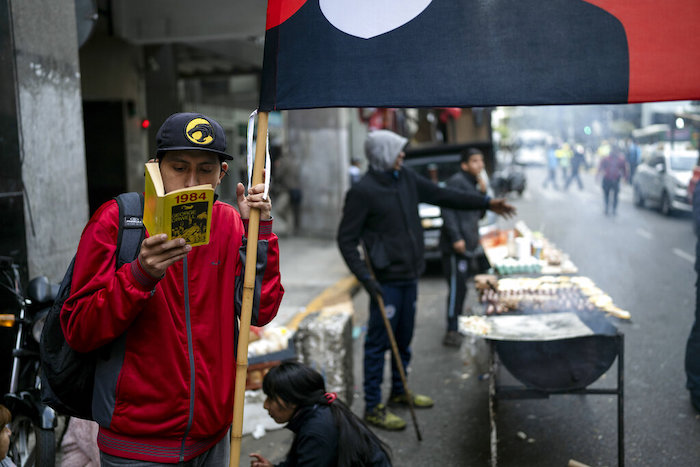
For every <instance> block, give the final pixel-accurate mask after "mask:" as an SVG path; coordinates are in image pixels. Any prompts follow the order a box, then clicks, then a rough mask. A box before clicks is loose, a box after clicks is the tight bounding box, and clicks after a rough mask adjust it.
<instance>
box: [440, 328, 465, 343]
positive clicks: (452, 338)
mask: <svg viewBox="0 0 700 467" xmlns="http://www.w3.org/2000/svg"><path fill="white" fill-rule="evenodd" d="M442 345H445V346H447V347H460V346H461V345H462V335H461V334H460V333H458V332H457V331H447V334H445V337H444V338H443V339H442Z"/></svg>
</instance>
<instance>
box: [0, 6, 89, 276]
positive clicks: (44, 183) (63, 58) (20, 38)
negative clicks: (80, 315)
mask: <svg viewBox="0 0 700 467" xmlns="http://www.w3.org/2000/svg"><path fill="white" fill-rule="evenodd" d="M11 16H12V25H13V33H14V34H13V35H14V46H15V56H16V66H17V88H18V97H19V98H18V101H17V104H18V114H19V117H20V118H19V132H20V153H21V157H22V158H23V162H22V179H23V181H24V186H25V189H26V195H27V196H26V205H25V217H26V224H27V228H26V231H27V234H26V241H27V259H28V264H29V275H30V276H31V277H33V276H35V275H38V274H44V275H47V276H48V277H49V278H50V279H52V280H55V281H56V280H59V279H60V278H61V277H62V276H63V273H64V272H65V269H66V267H67V266H68V264H69V262H70V258H71V257H72V255H73V254H74V252H75V250H76V248H77V245H78V240H79V239H80V233H81V231H82V228H83V226H84V225H85V223H86V222H87V216H88V203H87V184H86V175H85V174H86V172H85V150H84V138H83V121H82V107H81V95H80V70H79V63H78V39H77V32H76V23H75V5H74V2H73V0H35V1H32V2H11Z"/></svg>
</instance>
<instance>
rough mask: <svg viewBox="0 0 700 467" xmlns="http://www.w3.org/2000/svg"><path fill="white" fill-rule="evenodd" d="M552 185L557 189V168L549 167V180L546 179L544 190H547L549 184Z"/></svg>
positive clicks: (543, 185)
mask: <svg viewBox="0 0 700 467" xmlns="http://www.w3.org/2000/svg"><path fill="white" fill-rule="evenodd" d="M550 183H551V184H552V185H553V186H554V188H557V189H558V187H557V168H556V167H548V168H547V178H545V179H544V183H542V188H547V186H548V185H549V184H550Z"/></svg>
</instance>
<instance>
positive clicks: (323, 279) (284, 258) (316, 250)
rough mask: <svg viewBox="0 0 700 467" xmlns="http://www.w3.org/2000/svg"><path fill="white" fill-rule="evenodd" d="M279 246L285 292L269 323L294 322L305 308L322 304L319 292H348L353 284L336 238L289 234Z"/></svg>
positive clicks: (280, 241) (309, 309) (286, 323)
mask: <svg viewBox="0 0 700 467" xmlns="http://www.w3.org/2000/svg"><path fill="white" fill-rule="evenodd" d="M279 246H280V272H281V274H282V285H283V286H284V290H285V292H284V298H283V299H282V304H281V305H280V309H279V312H278V313H277V317H276V318H275V319H274V320H273V321H272V323H275V324H277V325H288V324H290V323H292V324H294V323H296V321H298V320H299V317H300V314H301V313H304V311H313V310H312V309H313V308H316V307H318V306H322V304H321V303H319V297H321V295H322V294H324V295H328V294H335V293H347V292H348V291H349V289H350V288H352V287H353V286H354V284H355V281H354V280H353V279H352V277H353V276H352V274H351V273H350V271H349V270H348V268H347V266H346V265H345V262H344V261H343V258H342V256H341V255H340V251H339V250H338V245H337V243H336V242H335V239H328V240H325V239H318V238H305V237H295V236H288V237H281V238H280V239H279ZM307 308H308V310H307Z"/></svg>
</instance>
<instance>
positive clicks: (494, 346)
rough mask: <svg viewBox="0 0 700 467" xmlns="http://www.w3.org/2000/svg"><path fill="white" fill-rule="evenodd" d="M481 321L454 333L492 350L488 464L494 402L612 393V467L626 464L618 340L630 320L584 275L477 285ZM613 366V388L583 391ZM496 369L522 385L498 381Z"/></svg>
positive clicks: (495, 279)
mask: <svg viewBox="0 0 700 467" xmlns="http://www.w3.org/2000/svg"><path fill="white" fill-rule="evenodd" d="M475 284H476V288H477V291H478V292H479V296H480V302H481V304H482V305H483V308H484V314H483V315H478V316H463V317H461V319H460V323H459V328H460V332H462V333H464V334H470V335H474V336H480V337H482V338H484V339H486V340H487V342H488V343H489V350H490V361H491V364H490V369H489V381H490V387H489V413H490V419H491V465H492V466H495V465H496V463H497V426H496V407H497V402H498V400H506V399H528V398H548V397H549V396H550V395H552V394H612V395H616V396H617V406H618V413H617V418H618V428H617V429H618V464H619V465H624V417H623V407H624V398H623V375H624V372H623V369H624V361H623V360H624V359H623V354H624V337H623V335H622V333H621V332H619V330H618V329H617V324H618V322H619V320H620V319H629V317H630V314H629V313H628V312H627V311H625V310H622V309H620V308H619V307H617V306H616V305H615V304H614V303H613V301H612V298H610V296H608V295H607V294H605V293H604V292H603V291H602V290H601V289H600V288H598V287H597V286H596V285H595V283H594V282H593V281H592V280H591V279H589V278H588V277H584V276H569V275H546V276H527V277H513V276H510V277H502V276H500V277H499V276H496V275H479V276H477V277H476V278H475ZM616 359H617V361H618V364H617V385H616V387H614V388H604V389H600V388H589V387H588V386H589V385H591V384H593V383H594V382H595V381H597V380H598V379H599V378H600V377H601V376H602V375H603V374H604V373H605V372H607V371H608V369H610V367H611V366H612V364H613V363H614V362H615V360H616ZM500 366H502V367H503V368H505V369H506V370H507V371H508V372H509V373H510V374H511V375H512V376H513V377H515V378H516V379H517V380H518V381H519V382H520V383H521V385H520V386H506V385H501V384H500V382H499V373H500Z"/></svg>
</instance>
